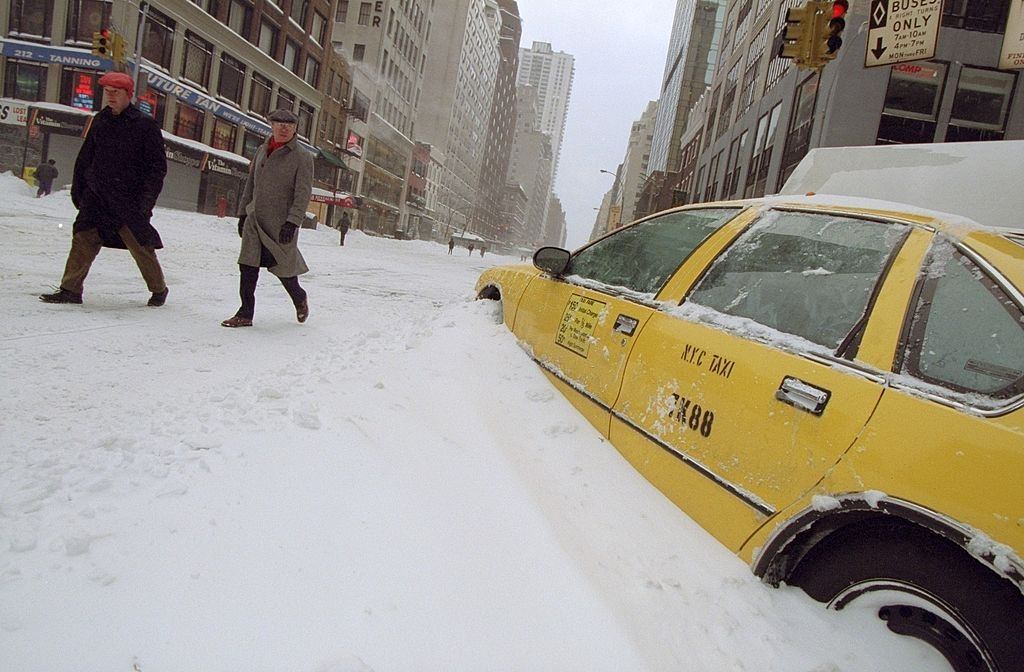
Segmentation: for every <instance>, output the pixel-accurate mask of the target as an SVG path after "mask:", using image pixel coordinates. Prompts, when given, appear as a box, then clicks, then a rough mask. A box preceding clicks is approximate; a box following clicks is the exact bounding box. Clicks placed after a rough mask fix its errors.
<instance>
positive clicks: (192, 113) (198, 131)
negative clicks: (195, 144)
mask: <svg viewBox="0 0 1024 672" xmlns="http://www.w3.org/2000/svg"><path fill="white" fill-rule="evenodd" d="M204 116H205V113H204V112H203V111H202V110H198V109H196V108H194V107H192V106H191V105H186V104H185V103H182V102H180V101H179V102H178V109H177V111H176V112H175V113H174V134H175V135H177V136H179V137H182V138H187V139H189V140H202V139H203V117H204Z"/></svg>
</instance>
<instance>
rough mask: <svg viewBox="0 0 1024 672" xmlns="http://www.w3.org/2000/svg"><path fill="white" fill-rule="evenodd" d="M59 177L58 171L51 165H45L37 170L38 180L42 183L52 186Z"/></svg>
mask: <svg viewBox="0 0 1024 672" xmlns="http://www.w3.org/2000/svg"><path fill="white" fill-rule="evenodd" d="M57 175H59V173H58V172H57V169H56V168H54V167H53V166H52V165H51V164H49V163H44V164H42V165H40V166H39V167H38V168H36V179H37V180H39V182H40V183H43V184H50V183H51V182H53V181H54V180H55V179H57Z"/></svg>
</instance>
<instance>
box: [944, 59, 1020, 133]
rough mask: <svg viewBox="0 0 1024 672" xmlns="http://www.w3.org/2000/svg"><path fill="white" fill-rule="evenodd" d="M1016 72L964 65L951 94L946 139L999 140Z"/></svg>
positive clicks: (1004, 123)
mask: <svg viewBox="0 0 1024 672" xmlns="http://www.w3.org/2000/svg"><path fill="white" fill-rule="evenodd" d="M1015 84H1016V75H1015V74H1013V73H1010V72H1002V71H999V70H983V69H981V68H972V67H969V66H964V67H963V68H962V69H961V70H960V80H959V81H958V82H957V85H956V95H955V96H954V97H953V111H952V113H951V114H950V116H949V128H948V129H947V130H946V141H947V142H964V141H972V140H1002V139H1003V135H1004V132H1005V130H1006V117H1007V113H1008V112H1009V109H1010V97H1011V95H1012V94H1013V89H1014V85H1015Z"/></svg>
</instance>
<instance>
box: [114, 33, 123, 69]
mask: <svg viewBox="0 0 1024 672" xmlns="http://www.w3.org/2000/svg"><path fill="white" fill-rule="evenodd" d="M113 40H114V44H113V54H112V56H113V59H114V62H115V63H124V62H125V57H124V37H122V36H121V33H114V35H113Z"/></svg>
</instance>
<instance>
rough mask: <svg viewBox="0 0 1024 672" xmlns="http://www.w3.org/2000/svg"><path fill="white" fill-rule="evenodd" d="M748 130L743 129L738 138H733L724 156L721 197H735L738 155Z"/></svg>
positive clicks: (741, 154) (738, 184)
mask: <svg viewBox="0 0 1024 672" xmlns="http://www.w3.org/2000/svg"><path fill="white" fill-rule="evenodd" d="M749 135H750V132H749V131H743V132H742V133H740V136H739V137H738V138H733V140H732V143H731V144H730V145H729V156H728V157H727V158H726V164H725V179H724V180H723V181H722V198H736V197H737V196H738V195H739V188H740V157H742V156H743V150H744V149H746V147H747V137H748V136H749Z"/></svg>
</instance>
